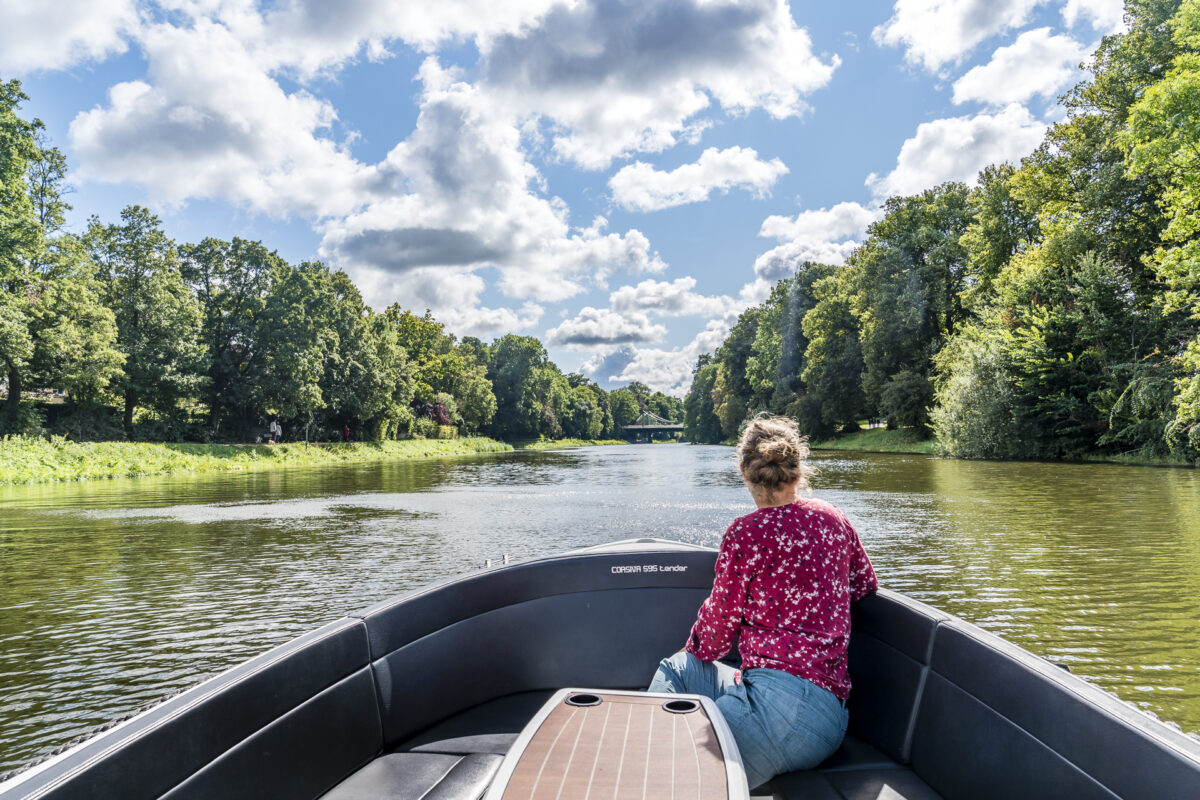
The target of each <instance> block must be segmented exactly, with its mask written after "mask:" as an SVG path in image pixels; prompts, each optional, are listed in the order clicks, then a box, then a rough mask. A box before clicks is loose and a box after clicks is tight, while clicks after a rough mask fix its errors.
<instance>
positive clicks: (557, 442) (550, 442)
mask: <svg viewBox="0 0 1200 800" xmlns="http://www.w3.org/2000/svg"><path fill="white" fill-rule="evenodd" d="M609 444H629V442H627V441H625V440H624V439H533V440H532V441H528V442H513V447H514V448H515V449H517V450H560V449H562V448H564V447H596V446H598V445H609Z"/></svg>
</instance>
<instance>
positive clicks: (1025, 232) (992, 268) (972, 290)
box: [959, 164, 1041, 313]
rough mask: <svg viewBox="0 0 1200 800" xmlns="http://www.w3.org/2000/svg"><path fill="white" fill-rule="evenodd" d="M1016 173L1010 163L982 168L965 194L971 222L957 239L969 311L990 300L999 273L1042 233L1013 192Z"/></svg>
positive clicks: (965, 301)
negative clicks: (964, 268)
mask: <svg viewBox="0 0 1200 800" xmlns="http://www.w3.org/2000/svg"><path fill="white" fill-rule="evenodd" d="M1015 174H1016V168H1015V167H1013V166H1012V165H1011V164H1000V165H998V166H997V165H993V166H988V167H984V169H983V171H982V172H980V173H979V182H978V185H977V186H976V187H975V188H974V189H972V190H971V192H970V195H969V196H968V200H967V203H968V206H969V210H970V222H969V223H968V224H967V229H966V232H965V233H963V235H962V238H961V239H960V240H959V242H960V244H962V246H963V247H964V248H965V249H966V255H967V265H968V266H967V276H966V279H965V284H966V285H965V288H964V290H963V293H962V294H963V296H962V304H963V307H964V308H966V309H967V311H968V312H970V313H979V312H980V311H982V310H983V309H984V308H985V307H986V305H987V304H988V303H989V302H991V300H992V299H993V296H994V292H993V289H992V286H993V284H994V283H995V281H996V278H997V276H999V275H1000V272H1001V271H1002V270H1003V269H1004V268H1005V267H1006V266H1008V262H1009V261H1010V260H1012V257H1013V256H1015V255H1016V254H1017V253H1019V252H1021V251H1022V250H1024V249H1026V248H1028V247H1029V246H1031V245H1032V244H1035V243H1036V242H1037V240H1038V239H1039V238H1040V236H1041V229H1040V226H1039V225H1038V219H1037V215H1036V214H1033V213H1031V212H1030V211H1028V210H1027V209H1026V208H1025V207H1024V205H1022V204H1021V202H1020V201H1019V200H1017V198H1016V196H1015V195H1014V194H1013V176H1014V175H1015Z"/></svg>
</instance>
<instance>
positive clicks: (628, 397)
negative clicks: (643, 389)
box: [608, 389, 642, 434]
mask: <svg viewBox="0 0 1200 800" xmlns="http://www.w3.org/2000/svg"><path fill="white" fill-rule="evenodd" d="M608 401H609V403H610V404H611V406H612V417H613V426H614V428H616V432H617V433H619V434H624V429H625V426H626V425H632V424H633V423H634V422H636V421H637V418H638V417H640V416H641V415H642V409H641V406H640V404H639V403H638V398H637V395H635V394H634V393H633V392H631V391H629V390H628V389H617V390H616V391H612V392H609V394H608Z"/></svg>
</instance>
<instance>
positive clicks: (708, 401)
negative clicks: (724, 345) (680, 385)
mask: <svg viewBox="0 0 1200 800" xmlns="http://www.w3.org/2000/svg"><path fill="white" fill-rule="evenodd" d="M717 369H718V366H717V364H715V363H713V362H712V357H711V356H709V355H707V354H705V355H702V356H700V358H699V359H698V360H697V361H696V369H695V370H693V372H692V385H691V387H689V388H688V393H687V397H685V398H684V401H683V438H684V439H686V440H687V441H689V442H692V443H693V444H697V443H701V444H715V443H716V442H719V441H721V421H720V420H719V419H718V418H717V415H716V413H715V412H714V411H713V387H714V384H715V383H716V379H717Z"/></svg>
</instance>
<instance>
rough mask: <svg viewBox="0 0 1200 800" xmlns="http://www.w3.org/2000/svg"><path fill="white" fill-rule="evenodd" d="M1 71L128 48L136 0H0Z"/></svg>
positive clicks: (54, 65) (57, 65)
mask: <svg viewBox="0 0 1200 800" xmlns="http://www.w3.org/2000/svg"><path fill="white" fill-rule="evenodd" d="M0 20H4V24H3V25H2V26H0V75H8V76H12V75H14V74H23V73H27V72H34V71H36V70H43V69H66V68H67V67H70V66H73V65H75V64H78V63H81V62H86V61H98V60H102V59H104V58H106V57H108V56H110V55H114V54H117V53H124V52H125V50H126V49H127V48H128V45H127V44H126V41H125V37H126V36H127V35H129V34H131V33H133V32H134V30H135V29H136V27H137V23H138V17H137V11H136V10H135V8H134V4H133V0H55V2H29V0H0Z"/></svg>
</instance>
